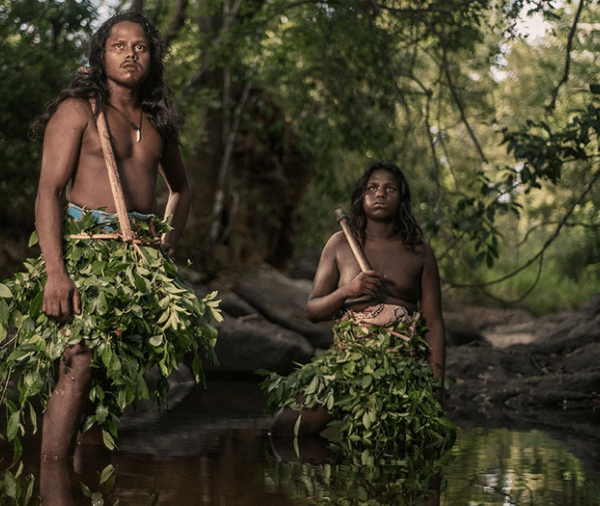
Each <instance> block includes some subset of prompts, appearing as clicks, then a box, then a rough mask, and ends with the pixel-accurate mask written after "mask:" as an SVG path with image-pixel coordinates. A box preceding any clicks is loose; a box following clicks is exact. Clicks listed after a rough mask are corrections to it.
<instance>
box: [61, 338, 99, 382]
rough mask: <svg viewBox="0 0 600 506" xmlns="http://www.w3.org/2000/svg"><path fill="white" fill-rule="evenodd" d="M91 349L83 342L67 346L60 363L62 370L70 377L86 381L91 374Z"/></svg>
mask: <svg viewBox="0 0 600 506" xmlns="http://www.w3.org/2000/svg"><path fill="white" fill-rule="evenodd" d="M91 363H92V350H91V349H90V348H88V347H87V346H85V345H84V344H76V345H75V346H71V347H70V348H67V349H66V350H65V353H64V361H63V363H62V368H63V372H64V373H65V374H67V375H68V376H71V377H72V379H76V380H84V381H87V380H88V379H89V377H90V376H91V368H90V364H91Z"/></svg>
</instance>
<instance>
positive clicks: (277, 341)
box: [205, 314, 314, 374]
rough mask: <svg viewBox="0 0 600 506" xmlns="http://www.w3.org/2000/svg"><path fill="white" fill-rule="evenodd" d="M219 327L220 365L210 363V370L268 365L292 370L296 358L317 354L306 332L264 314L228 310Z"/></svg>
mask: <svg viewBox="0 0 600 506" xmlns="http://www.w3.org/2000/svg"><path fill="white" fill-rule="evenodd" d="M217 329H218V331H219V338H218V340H217V345H216V347H215V351H216V353H217V357H218V358H219V362H220V365H219V366H218V367H214V366H210V365H208V364H206V365H205V369H206V370H207V371H218V372H221V373H240V374H246V373H254V372H255V371H256V370H257V369H268V370H270V371H275V372H278V373H280V374H288V373H289V372H290V371H292V370H293V368H294V362H298V363H306V362H308V361H309V360H310V359H311V358H312V357H313V355H314V348H313V346H312V345H311V344H310V343H309V342H308V341H307V340H306V339H305V338H304V337H303V336H302V335H300V334H298V333H296V332H293V331H291V330H288V329H286V328H283V327H281V326H279V325H276V324H274V323H271V322H269V321H267V320H265V319H264V318H262V317H247V318H243V317H242V318H233V317H231V316H229V315H227V314H225V315H224V319H223V322H222V323H220V324H218V325H217Z"/></svg>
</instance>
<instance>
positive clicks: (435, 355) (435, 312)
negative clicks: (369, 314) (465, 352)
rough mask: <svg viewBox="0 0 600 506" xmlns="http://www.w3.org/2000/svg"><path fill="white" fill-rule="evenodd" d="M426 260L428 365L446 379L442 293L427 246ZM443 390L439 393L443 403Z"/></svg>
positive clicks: (423, 299)
mask: <svg viewBox="0 0 600 506" xmlns="http://www.w3.org/2000/svg"><path fill="white" fill-rule="evenodd" d="M425 247H426V258H425V265H424V267H423V274H422V275H421V294H422V295H421V311H422V314H423V320H424V323H425V326H426V327H427V333H426V334H425V340H426V341H427V342H428V343H429V346H430V347H431V349H430V351H429V355H428V357H427V363H428V364H429V365H431V367H432V368H433V375H434V376H435V377H436V378H440V379H441V380H442V381H443V379H444V372H445V367H446V328H445V325H444V318H443V315H442V291H441V286H440V275H439V271H438V266H437V261H436V259H435V256H434V254H433V251H432V250H431V248H430V247H429V245H426V246H425ZM442 394H443V389H440V390H439V392H438V397H439V399H440V401H441V399H442Z"/></svg>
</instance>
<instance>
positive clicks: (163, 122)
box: [32, 12, 178, 144]
mask: <svg viewBox="0 0 600 506" xmlns="http://www.w3.org/2000/svg"><path fill="white" fill-rule="evenodd" d="M123 21H130V22H132V23H137V24H139V25H140V26H141V27H142V28H143V29H144V33H145V34H146V37H147V39H148V42H149V43H150V73H149V74H148V77H147V78H146V79H145V81H144V82H143V83H142V84H141V86H140V89H139V99H140V101H141V104H142V109H143V111H144V112H145V113H146V116H147V117H148V119H149V121H150V123H151V124H152V126H153V127H154V128H155V129H156V130H157V132H158V133H159V134H160V136H161V137H162V139H163V142H164V143H165V144H169V143H176V142H178V132H177V127H176V118H175V115H174V112H173V110H172V109H171V106H170V103H169V101H168V98H169V95H170V89H169V87H168V86H167V85H166V84H165V82H164V81H163V55H164V54H165V53H166V52H167V51H168V47H167V45H166V44H165V43H164V42H163V40H162V39H161V38H160V33H159V32H158V30H157V29H156V27H155V26H154V24H153V23H152V22H151V21H149V20H148V19H147V18H146V17H145V16H142V15H141V14H137V13H134V12H127V13H125V14H117V15H115V16H113V17H111V18H110V19H109V20H107V21H106V22H105V23H104V24H103V25H102V26H101V27H100V28H99V29H98V31H97V32H96V33H95V34H94V35H93V36H92V38H91V40H90V43H89V56H88V58H89V66H88V67H81V68H80V69H79V70H78V71H77V72H76V74H75V78H74V79H73V81H72V82H71V84H70V86H69V87H68V88H67V89H65V90H63V91H61V92H60V94H59V95H58V97H57V98H56V99H55V100H54V101H53V102H51V103H50V104H49V105H48V107H47V108H46V112H45V113H44V114H43V115H42V116H41V117H40V118H39V119H38V120H37V121H36V122H35V123H34V124H33V126H32V134H33V136H34V137H36V136H37V134H38V133H39V131H40V130H41V129H42V128H43V127H45V126H46V125H47V123H48V121H50V118H51V117H52V115H53V114H54V113H55V112H56V110H57V109H58V107H59V105H60V104H61V103H62V102H63V101H65V100H66V99H68V98H80V99H84V100H89V99H90V98H94V99H95V100H96V110H95V111H94V114H95V115H98V114H99V113H100V111H103V110H104V107H105V106H106V103H107V102H108V99H109V90H108V85H107V83H106V70H105V68H104V63H103V62H102V57H103V56H104V51H105V47H106V41H107V39H108V37H109V35H110V31H111V29H112V27H113V26H115V25H116V24H117V23H121V22H123Z"/></svg>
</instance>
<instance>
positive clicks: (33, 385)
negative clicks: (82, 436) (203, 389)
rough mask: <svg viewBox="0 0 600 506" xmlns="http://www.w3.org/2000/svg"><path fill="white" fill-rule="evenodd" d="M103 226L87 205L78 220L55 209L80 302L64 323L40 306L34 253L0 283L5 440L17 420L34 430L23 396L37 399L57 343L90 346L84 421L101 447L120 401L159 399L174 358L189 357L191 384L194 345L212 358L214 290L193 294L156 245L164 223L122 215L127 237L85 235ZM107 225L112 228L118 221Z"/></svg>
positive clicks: (43, 394)
mask: <svg viewBox="0 0 600 506" xmlns="http://www.w3.org/2000/svg"><path fill="white" fill-rule="evenodd" d="M104 227H105V226H104V225H99V224H97V223H96V222H95V220H94V217H93V215H92V214H91V213H84V216H83V218H82V219H81V220H78V221H76V220H74V219H73V218H72V217H70V216H69V215H68V213H66V212H65V214H64V218H63V234H64V241H63V256H64V261H65V266H66V269H67V272H68V273H69V275H70V276H71V278H72V279H73V281H74V283H75V285H76V286H77V288H78V290H79V292H80V296H81V301H82V312H81V314H80V315H73V318H72V321H71V322H70V323H66V324H60V323H57V322H56V321H55V320H54V319H52V318H49V317H47V316H46V315H45V314H44V313H43V312H42V310H41V308H42V298H43V288H44V285H45V283H46V275H45V264H44V260H43V258H42V257H41V256H40V257H38V258H31V259H28V260H26V261H25V263H24V271H23V272H19V273H17V274H15V275H14V276H13V277H12V278H11V279H9V280H7V281H5V282H3V283H0V381H1V382H2V384H1V385H0V387H1V390H0V401H1V402H2V403H3V404H5V405H6V407H7V415H8V423H7V431H6V432H7V434H6V436H7V438H8V439H9V440H15V439H17V440H18V438H17V435H18V433H21V434H22V433H23V432H24V430H25V427H26V423H25V422H26V419H27V420H30V421H31V424H32V425H33V430H34V431H35V430H36V428H37V422H36V412H35V409H34V403H32V402H31V401H32V400H33V399H34V397H39V398H41V400H42V405H44V404H45V402H46V401H47V399H48V397H49V395H50V393H51V390H52V387H53V384H54V380H55V378H56V375H57V372H58V363H59V360H60V359H61V357H62V355H63V352H64V351H65V348H67V347H70V346H73V345H76V344H79V343H83V344H85V345H86V346H88V347H89V348H91V349H92V350H93V358H92V369H93V379H92V385H91V389H90V401H91V403H92V405H93V406H94V410H93V412H92V414H90V416H88V417H87V419H86V420H85V422H84V429H85V428H87V427H89V426H91V425H92V424H94V423H98V424H100V425H101V426H103V429H104V435H105V443H107V446H109V447H110V446H111V441H112V437H111V436H116V428H115V424H114V421H115V420H116V419H117V418H118V417H120V416H121V415H122V413H123V410H124V409H125V407H127V406H134V407H135V406H136V405H137V404H138V403H139V402H140V401H141V400H147V399H150V398H151V399H152V400H153V401H154V402H155V403H156V404H158V405H159V406H162V405H163V404H164V402H165V396H166V391H167V388H168V380H167V378H168V376H169V375H170V374H171V373H172V372H173V371H175V370H176V369H177V368H178V367H179V364H180V363H181V362H182V360H183V359H184V357H186V358H187V357H189V358H190V360H191V363H192V370H193V373H194V376H195V379H196V381H197V382H204V376H203V371H202V366H201V356H200V352H201V351H203V352H204V354H205V355H206V357H207V359H208V360H209V361H210V362H212V363H217V358H216V355H215V353H214V345H215V344H216V339H217V331H216V328H215V327H214V326H213V325H212V324H211V321H212V320H216V321H220V320H221V315H220V312H219V309H218V303H219V301H217V300H216V295H217V294H216V292H213V293H211V294H209V295H207V296H206V297H205V298H204V299H202V300H200V299H198V298H197V297H196V295H195V293H194V291H193V290H192V289H191V288H190V287H189V286H188V285H187V284H186V281H185V278H184V276H183V275H182V273H181V272H180V271H179V270H178V268H177V266H176V265H175V264H174V262H173V261H172V260H171V259H170V258H169V257H168V256H166V255H165V254H164V253H163V252H162V250H161V248H160V237H161V235H162V234H163V233H166V232H167V231H168V230H170V227H169V225H168V223H167V222H164V221H162V220H160V219H159V218H157V217H152V218H150V219H149V220H146V221H138V220H135V219H131V227H132V230H133V231H134V241H133V243H124V242H123V241H121V240H120V239H92V238H88V237H91V236H92V235H94V236H96V235H98V234H103V233H106V230H105V228H104ZM114 227H115V228H116V229H117V232H118V223H116V224H115V225H114ZM113 235H114V234H113ZM35 237H36V236H35V233H34V235H33V236H32V238H33V241H32V243H35V242H36V239H35ZM73 237H76V238H73ZM153 367H155V368H156V370H157V371H158V382H157V385H156V387H155V389H154V391H153V392H150V389H149V386H148V384H147V381H146V373H147V371H148V370H149V369H151V368H153ZM11 380H12V381H11ZM15 385H16V391H11V390H15V389H14V388H13V387H14V386H15ZM0 437H2V434H0Z"/></svg>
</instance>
